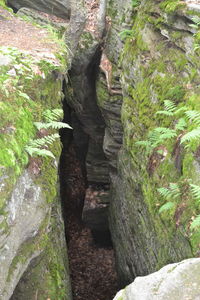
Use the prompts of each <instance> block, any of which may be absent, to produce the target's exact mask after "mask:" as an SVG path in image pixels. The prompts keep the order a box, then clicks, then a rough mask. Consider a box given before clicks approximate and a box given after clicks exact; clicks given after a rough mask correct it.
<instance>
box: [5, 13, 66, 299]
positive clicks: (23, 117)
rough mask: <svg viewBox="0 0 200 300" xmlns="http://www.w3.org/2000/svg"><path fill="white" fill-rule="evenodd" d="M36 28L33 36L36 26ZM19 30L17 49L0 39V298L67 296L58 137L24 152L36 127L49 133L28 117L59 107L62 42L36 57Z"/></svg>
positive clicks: (36, 118) (40, 132)
mask: <svg viewBox="0 0 200 300" xmlns="http://www.w3.org/2000/svg"><path fill="white" fill-rule="evenodd" d="M1 13H3V14H6V13H7V11H3V12H2V10H1ZM9 18H11V13H9ZM12 18H13V19H12V21H13V22H15V21H16V20H17V18H16V17H15V16H12ZM15 19H16V20H15ZM6 20H7V19H6ZM4 22H6V21H4ZM20 22H23V21H20ZM16 23H17V21H16ZM16 23H15V24H16ZM9 26H10V24H9ZM26 26H28V28H29V29H30V27H29V26H31V25H30V24H29V25H27V23H26V22H24V24H23V26H22V27H26ZM4 28H6V24H5V23H4ZM36 30H38V36H39V34H40V31H39V30H40V29H36ZM26 32H27V31H26ZM43 32H44V31H43ZM46 34H47V32H46ZM20 38H22V41H21V43H19V44H18V47H19V49H17V48H12V47H9V41H7V43H8V47H0V48H1V50H0V51H1V57H3V60H2V63H1V66H0V68H1V72H0V82H1V87H0V89H1V99H0V106H1V109H0V119H1V128H0V145H1V146H0V298H1V299H2V300H8V299H22V300H25V299H36V298H37V299H41V300H43V299H47V298H51V299H57V298H58V299H67V300H71V287H70V280H69V271H68V261H67V250H66V244H65V235H64V226H63V220H62V214H61V203H60V199H59V189H58V184H57V183H58V160H59V156H60V152H61V145H60V142H59V140H58V141H57V143H55V144H51V146H50V148H49V150H51V151H52V153H54V158H52V157H51V158H50V157H47V156H44V157H43V156H42V157H41V156H34V155H30V152H29V155H28V153H27V152H26V151H25V148H26V147H28V145H29V147H30V144H29V143H30V141H31V140H33V139H34V138H35V136H36V135H37V138H41V137H43V138H44V136H46V135H48V134H49V132H48V133H47V131H45V130H44V129H41V130H36V127H35V126H34V122H36V121H39V122H44V119H43V113H44V111H45V110H47V109H50V110H52V109H54V108H61V107H62V106H61V98H62V97H61V96H62V94H61V90H62V80H61V79H62V75H61V72H62V70H63V69H65V68H66V65H65V63H66V61H65V59H64V56H63V49H62V48H61V47H59V46H58V48H57V51H58V52H59V55H60V54H61V56H62V57H63V59H64V60H63V61H62V62H61V61H60V60H57V59H56V58H55V56H54V54H53V52H52V53H51V48H50V50H49V49H48V45H47V44H45V45H46V50H45V51H48V55H49V56H48V60H47V61H46V60H45V54H44V53H42V51H41V52H40V55H41V56H40V57H37V58H36V56H34V54H33V52H30V55H29V56H28V55H27V52H25V51H24V49H23V43H24V40H25V39H26V37H24V36H23V34H21V32H20V33H19V37H18V41H19V39H20ZM43 38H45V36H43ZM44 40H45V39H43V41H44ZM29 42H30V43H31V41H30V40H29ZM55 44H56V42H55ZM11 45H13V44H11ZM20 46H21V48H20ZM30 50H32V49H30ZM35 55H36V54H35ZM6 57H7V59H6ZM41 57H42V65H41V64H40V63H41ZM45 63H46V64H47V65H48V67H47V65H46V64H45ZM44 65H45V68H43V67H44ZM55 69H56V70H55ZM54 71H55V72H57V73H56V74H57V75H58V74H59V76H58V77H59V79H58V78H57V77H56V76H55V72H54ZM60 78H61V79H60ZM5 80H8V81H9V82H10V83H9V88H8V89H9V90H7V89H3V86H6V83H5ZM45 147H46V145H45ZM40 150H41V149H40Z"/></svg>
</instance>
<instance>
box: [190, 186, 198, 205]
mask: <svg viewBox="0 0 200 300" xmlns="http://www.w3.org/2000/svg"><path fill="white" fill-rule="evenodd" d="M190 188H191V193H192V196H193V197H194V198H195V199H196V200H197V201H198V202H200V186H198V185H196V184H192V183H190Z"/></svg>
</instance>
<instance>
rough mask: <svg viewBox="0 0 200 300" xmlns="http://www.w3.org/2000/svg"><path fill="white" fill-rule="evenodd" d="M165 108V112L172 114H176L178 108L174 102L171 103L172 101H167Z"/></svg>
mask: <svg viewBox="0 0 200 300" xmlns="http://www.w3.org/2000/svg"><path fill="white" fill-rule="evenodd" d="M164 107H165V110H167V111H171V112H174V111H175V110H176V108H177V106H176V104H175V103H174V101H171V100H165V101H164Z"/></svg>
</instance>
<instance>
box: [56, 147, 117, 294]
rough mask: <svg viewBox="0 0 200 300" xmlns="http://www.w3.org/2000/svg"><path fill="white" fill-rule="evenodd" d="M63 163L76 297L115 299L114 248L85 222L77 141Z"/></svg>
mask: <svg viewBox="0 0 200 300" xmlns="http://www.w3.org/2000/svg"><path fill="white" fill-rule="evenodd" d="M61 163H62V165H61V169H62V171H61V172H62V178H61V179H62V197H63V204H64V210H65V226H66V235H67V245H68V256H69V264H70V273H71V274H70V275H71V281H72V290H73V300H112V299H113V297H114V295H115V294H116V292H117V289H118V286H117V275H116V271H115V266H114V254H113V249H112V248H111V247H107V248H100V247H98V246H97V245H95V243H94V241H93V238H92V235H91V232H90V229H88V228H86V227H85V226H84V224H83V223H82V221H81V211H82V207H83V199H84V195H85V182H84V178H83V176H82V175H81V168H80V164H79V162H78V160H77V159H76V155H75V150H74V147H73V144H71V145H70V147H69V148H68V152H67V153H65V154H63V158H62V160H61ZM62 166H64V167H63V168H62Z"/></svg>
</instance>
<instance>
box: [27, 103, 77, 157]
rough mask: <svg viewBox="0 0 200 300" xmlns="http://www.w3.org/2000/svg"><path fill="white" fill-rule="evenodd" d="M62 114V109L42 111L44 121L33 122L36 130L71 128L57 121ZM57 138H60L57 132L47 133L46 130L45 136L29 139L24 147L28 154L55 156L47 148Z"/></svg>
mask: <svg viewBox="0 0 200 300" xmlns="http://www.w3.org/2000/svg"><path fill="white" fill-rule="evenodd" d="M62 114H63V111H62V109H53V110H49V109H48V110H46V111H45V112H44V113H43V116H44V119H45V122H34V125H35V126H36V128H37V129H38V130H49V129H54V130H59V129H61V128H68V129H72V127H71V126H69V125H68V124H67V123H64V122H60V121H58V120H59V119H60V118H61V117H62ZM58 138H60V135H59V134H58V133H52V134H48V131H46V132H45V136H43V137H41V138H38V139H35V140H31V141H30V142H29V143H28V145H27V146H26V147H25V150H26V152H27V153H28V154H29V155H30V156H49V157H52V158H55V157H54V155H53V153H52V152H51V151H50V150H48V146H50V145H52V144H53V142H54V141H55V140H56V139H58Z"/></svg>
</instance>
